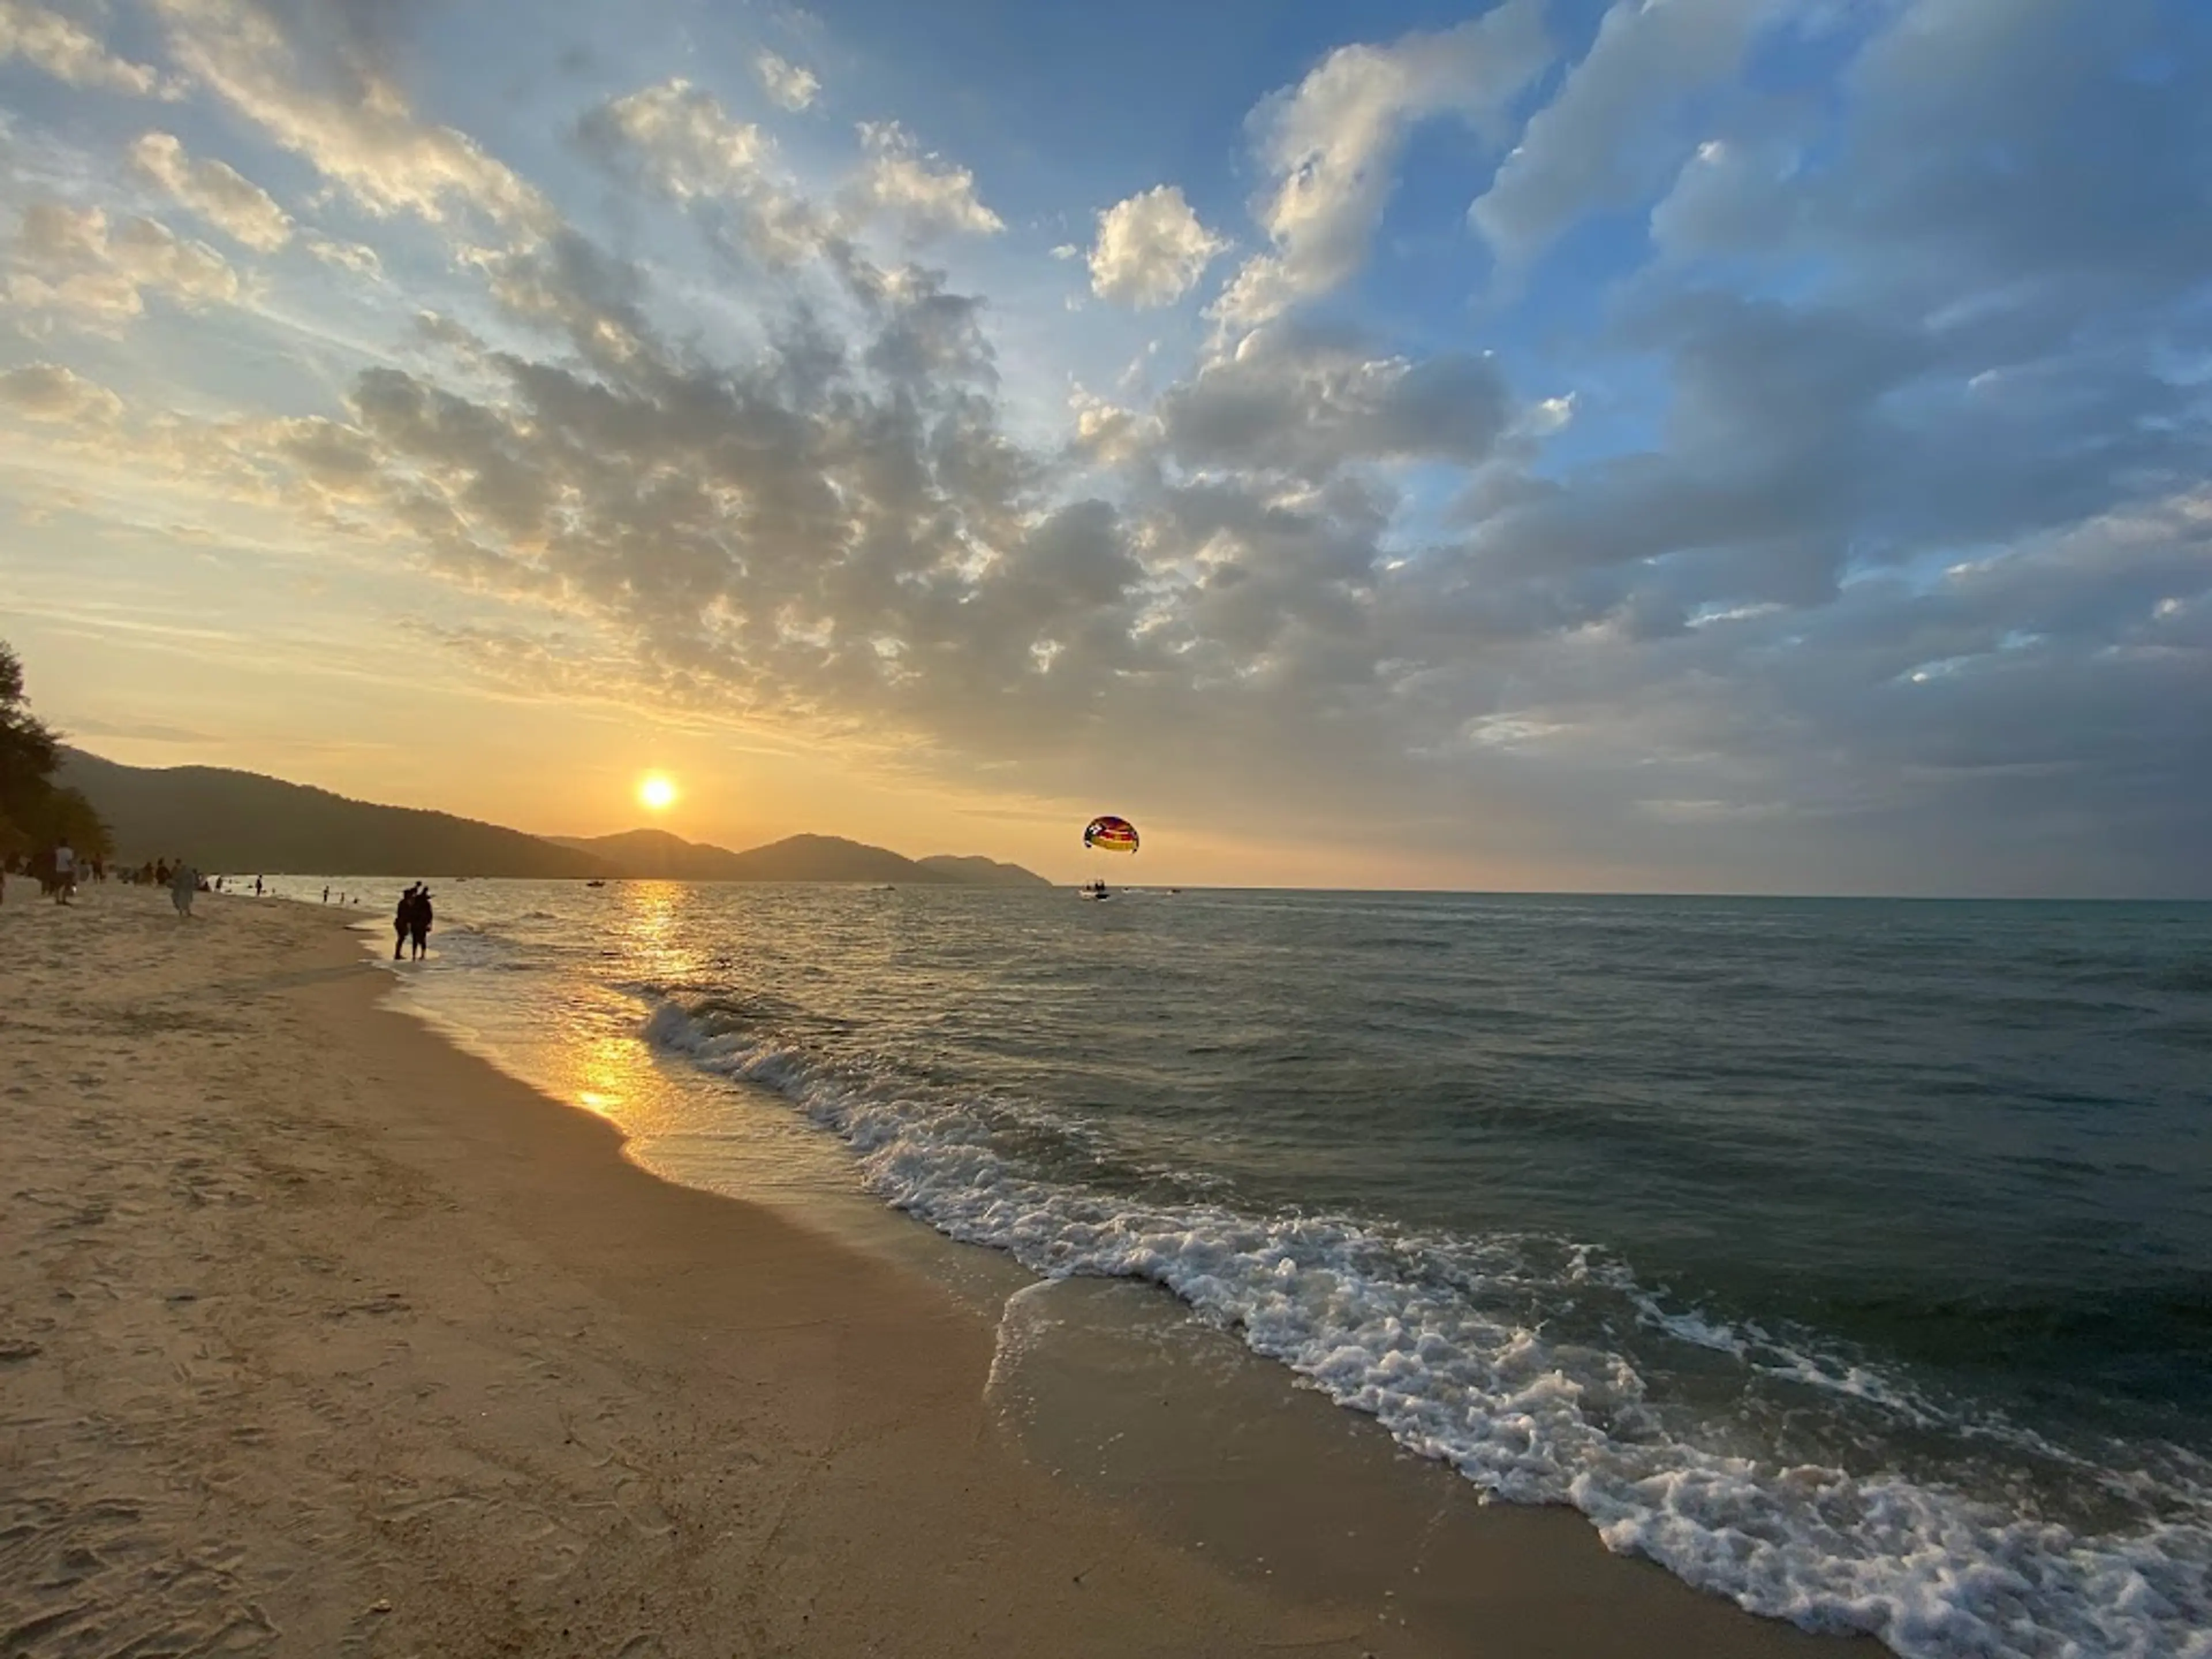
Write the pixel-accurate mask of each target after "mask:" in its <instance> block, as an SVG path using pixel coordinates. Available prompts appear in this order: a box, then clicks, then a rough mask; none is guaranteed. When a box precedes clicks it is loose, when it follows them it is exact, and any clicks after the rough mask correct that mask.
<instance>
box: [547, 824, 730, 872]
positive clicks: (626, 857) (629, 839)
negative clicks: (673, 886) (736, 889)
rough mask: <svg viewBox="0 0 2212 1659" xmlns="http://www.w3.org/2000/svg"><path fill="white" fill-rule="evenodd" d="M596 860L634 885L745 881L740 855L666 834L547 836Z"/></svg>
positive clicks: (629, 832)
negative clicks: (642, 883)
mask: <svg viewBox="0 0 2212 1659" xmlns="http://www.w3.org/2000/svg"><path fill="white" fill-rule="evenodd" d="M545 839H546V840H548V841H550V842H552V843H553V844H554V845H555V846H556V847H566V848H570V849H571V850H573V851H574V852H578V853H582V854H585V855H586V856H587V857H590V858H595V859H597V860H599V861H600V862H601V863H602V864H605V865H606V866H608V867H609V868H610V869H611V870H613V871H614V872H616V873H617V875H621V876H626V877H628V878H630V879H632V880H635V881H744V880H747V879H749V878H747V877H746V876H745V874H744V871H743V868H742V866H741V863H740V860H742V859H743V858H744V854H741V853H732V852H731V851H730V850H729V849H728V848H726V847H709V846H708V845H707V843H706V842H697V841H686V840H684V838H683V836H671V835H670V834H669V833H668V832H667V831H666V830H665V829H625V830H623V832H622V833H621V834H620V835H617V836H547V837H546V838H545Z"/></svg>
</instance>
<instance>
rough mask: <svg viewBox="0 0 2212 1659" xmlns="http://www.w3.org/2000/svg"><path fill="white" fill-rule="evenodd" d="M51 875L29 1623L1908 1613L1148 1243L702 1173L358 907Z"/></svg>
mask: <svg viewBox="0 0 2212 1659" xmlns="http://www.w3.org/2000/svg"><path fill="white" fill-rule="evenodd" d="M26 897H27V884H23V883H20V882H17V883H10V884H9V893H8V896H7V902H5V903H4V904H0V1170H4V1173H3V1174H0V1200H4V1202H3V1203H0V1654H4V1655H7V1656H15V1655H19V1654H20V1655H39V1656H46V1655H54V1656H60V1655H79V1654H83V1655H92V1654H100V1655H115V1654H122V1653H133V1654H139V1655H150V1654H154V1653H171V1654H182V1653H186V1652H191V1653H211V1654H234V1653H278V1654H301V1655H383V1654H388V1655H422V1656H465V1655H476V1654H492V1653H515V1654H546V1655H568V1654H576V1655H585V1654H590V1655H617V1654H619V1655H629V1656H636V1659H641V1656H648V1655H665V1656H686V1659H689V1656H695V1655H696V1656H706V1655H716V1656H726V1655H732V1654H743V1655H765V1654H783V1653H790V1654H823V1655H846V1654H854V1655H860V1654H869V1653H880V1654H896V1655H925V1656H926V1655H939V1654H948V1655H949V1654H981V1653H993V1654H996V1653H1022V1654H1039V1655H1091V1654H1096V1655H1101V1656H1105V1655H1184V1654H1188V1655H1231V1654H1260V1653H1282V1652H1297V1653H1306V1654H1316V1655H1324V1656H1340V1655H1341V1656H1358V1655H1361V1654H1375V1655H1378V1656H1382V1655H1387V1656H1394V1659H1396V1656H1408V1659H1411V1656H1432V1655H1447V1654H1468V1655H1501V1656H1503V1655H1513V1656H1523V1655H1540V1654H1559V1655H1568V1654H1574V1655H1607V1654H1620V1655H1629V1654H1634V1655H1639V1656H1659V1659H1664V1656H1669V1655H1683V1656H1688V1655H1693V1654H1694V1655H1699V1656H1708V1655H1710V1656H1735V1655H1741V1656H1747V1659H1750V1656H1790V1655H1796V1656H1814V1655H1822V1656H1839V1655H1843V1654H1844V1653H1845V1652H1846V1651H1847V1648H1846V1644H1843V1643H1841V1642H1838V1641H1832V1640H1823V1639H1820V1638H1813V1637H1808V1636H1806V1635H1803V1634H1802V1633H1801V1632H1796V1631H1793V1630H1790V1629H1789V1628H1787V1627H1785V1626H1778V1625H1775V1624H1772V1623H1770V1622H1767V1621H1763V1620H1754V1619H1752V1618H1750V1617H1748V1616H1747V1615H1745V1614H1742V1613H1739V1612H1737V1611H1736V1610H1735V1609H1734V1608H1732V1607H1728V1606H1726V1605H1725V1604H1723V1603H1722V1602H1719V1601H1715V1600H1713V1599H1711V1598H1708V1597H1705V1596H1702V1595H1698V1594H1697V1593H1695V1592H1693V1591H1691V1590H1689V1589H1686V1587H1684V1586H1682V1585H1680V1584H1679V1583H1676V1582H1675V1581H1674V1580H1673V1579H1671V1578H1669V1577H1667V1576H1666V1575H1665V1574H1663V1573H1662V1572H1660V1571H1658V1570H1657V1569H1656V1568H1653V1567H1650V1566H1649V1565H1645V1564H1643V1563H1638V1562H1632V1561H1624V1560H1620V1559H1614V1558H1613V1557H1611V1556H1608V1555H1607V1554H1606V1553H1605V1552H1604V1550H1603V1549H1602V1547H1601V1546H1600V1545H1599V1543H1598V1541H1597V1540H1596V1538H1595V1534H1594V1533H1592V1531H1591V1530H1590V1528H1589V1527H1588V1525H1587V1524H1586V1523H1585V1522H1583V1521H1582V1520H1581V1519H1580V1517H1578V1516H1572V1515H1570V1514H1566V1513H1564V1512H1532V1511H1528V1510H1511V1509H1507V1508H1504V1507H1495V1506H1492V1507H1486V1506H1483V1505H1481V1504H1478V1503H1477V1502H1476V1501H1475V1496H1474V1491H1473V1489H1472V1488H1471V1487H1469V1486H1467V1485H1466V1483H1465V1482H1463V1481H1460V1480H1457V1479H1456V1478H1455V1477H1453V1476H1450V1475H1449V1474H1445V1473H1444V1472H1443V1471H1442V1470H1440V1469H1437V1468H1433V1467H1431V1466H1426V1465H1421V1464H1419V1463H1416V1462H1413V1461H1412V1460H1409V1459H1407V1458H1405V1457H1403V1456H1401V1455H1399V1454H1397V1453H1396V1452H1395V1449H1393V1448H1392V1447H1391V1446H1390V1444H1389V1442H1388V1440H1387V1438H1385V1437H1383V1435H1382V1434H1381V1433H1380V1431H1378V1430H1376V1429H1375V1427H1374V1425H1371V1424H1369V1423H1366V1422H1364V1420H1361V1419H1356V1418H1353V1417H1352V1415H1351V1414H1349V1413H1343V1412H1340V1411H1338V1410H1336V1409H1335V1408H1334V1407H1329V1406H1328V1405H1327V1404H1326V1403H1325V1402H1324V1401H1321V1400H1320V1399H1318V1398H1317V1397H1316V1396H1314V1395H1309V1394H1304V1393H1302V1392H1300V1391H1298V1390H1296V1389H1292V1388H1291V1387H1290V1386H1289V1384H1288V1382H1287V1379H1286V1376H1285V1374H1282V1373H1279V1371H1277V1370H1275V1368H1273V1367H1268V1366H1266V1365H1264V1364H1262V1363H1261V1362H1259V1361H1256V1360H1254V1359H1252V1358H1250V1356H1249V1355H1247V1354H1245V1353H1244V1352H1243V1350H1242V1349H1241V1348H1239V1347H1238V1346H1237V1345H1236V1344H1235V1343H1234V1342H1233V1341H1231V1340H1230V1339H1229V1338H1227V1337H1225V1336H1224V1335H1222V1334H1218V1333H1213V1332H1209V1331H1205V1330H1202V1329H1200V1328H1196V1327H1194V1325H1193V1324H1192V1323H1191V1322H1189V1321H1188V1320H1187V1319H1185V1318H1183V1317H1182V1315H1181V1313H1180V1310H1177V1309H1176V1307H1175V1306H1174V1304H1168V1303H1165V1302H1164V1298H1160V1297H1155V1296H1152V1294H1151V1293H1149V1292H1146V1291H1143V1290H1142V1289H1140V1288H1139V1287H1133V1286H1126V1285H1096V1284H1089V1285H1050V1286H1043V1287H1031V1286H1030V1285H1029V1284H1028V1281H1027V1280H1026V1279H1024V1278H1023V1277H1022V1276H1021V1275H1019V1274H1018V1273H1017V1272H1015V1271H1014V1270H1012V1268H1011V1266H1010V1265H1007V1266H1006V1267H1004V1268H1003V1269H1001V1268H999V1267H978V1268H975V1269H974V1270H972V1271H968V1272H965V1273H962V1274H957V1275H953V1276H951V1277H950V1278H948V1276H946V1275H945V1274H942V1273H933V1272H930V1271H927V1269H926V1268H918V1267H916V1266H915V1264H914V1263H913V1262H912V1261H903V1260H901V1259H900V1256H901V1255H902V1253H901V1252H898V1251H875V1250H870V1249H866V1248H863V1247H862V1246H860V1245H859V1244H857V1243H855V1242H854V1240H853V1239H852V1238H850V1237H845V1236H842V1235H841V1234H840V1233H839V1232H837V1231H835V1230H831V1229H824V1228H818V1227H814V1226H810V1225H806V1224H805V1222H804V1221H803V1220H801V1219H795V1218H793V1213H792V1210H791V1207H790V1206H788V1205H784V1206H777V1207H769V1206H759V1205H754V1204H749V1203H745V1202H742V1201H738V1200H733V1199H732V1198H730V1197H727V1196H721V1195H717V1194H709V1193H706V1192H702V1191H698V1190H694V1189H692V1188H686V1187H683V1186H678V1185H675V1184H671V1183H670V1182H664V1181H662V1180H660V1179H659V1178H658V1177H656V1176H653V1175H650V1174H648V1173H647V1172H646V1171H645V1170H641V1169H640V1168H639V1167H637V1166H636V1165H635V1164H633V1163H631V1162H629V1161H628V1160H626V1159H625V1158H623V1156H622V1155H621V1145H620V1139H619V1137H618V1135H617V1132H616V1131H615V1130H614V1129H613V1128H612V1127H610V1126H609V1125H608V1124H607V1123H606V1122H605V1121H603V1120H602V1119H600V1118H598V1117H596V1116H593V1115H591V1114H590V1113H587V1112H585V1111H581V1110H578V1109H574V1108H570V1107H567V1106H564V1105H562V1104H560V1103H557V1102H556V1101H553V1100H551V1099H550V1098H548V1097H545V1096H544V1095H541V1094H538V1093H537V1092H535V1091H532V1090H531V1089H530V1088H528V1087H526V1086H525V1085H522V1084H520V1083H519V1082H516V1081H514V1080H513V1079H510V1078H508V1077H507V1076H506V1075H504V1074H503V1073H501V1072H499V1071H497V1070H496V1069H495V1068H494V1067H493V1066H490V1065H489V1064H487V1063H486V1062H484V1061H483V1060H479V1059H477V1058H475V1057H473V1056H471V1055H469V1054H464V1053H462V1052H460V1051H459V1049H458V1048H454V1047H453V1046H452V1045H451V1044H449V1043H447V1042H445V1041H443V1040H442V1039H441V1038H440V1037H439V1036H436V1035H435V1034H434V1033H432V1032H431V1031H429V1030H427V1029H425V1028H424V1027H423V1026H422V1025H421V1024H418V1023H417V1022H416V1021H414V1020H411V1019H410V1018H405V1017H404V1016H403V1015H400V1014H398V1013H396V1012H392V1011H390V1010H389V1009H386V1008H385V1007H383V1006H380V1000H381V996H382V994H383V992H384V990H385V989H386V986H387V985H388V980H387V979H386V976H385V975H383V974H381V973H380V971H378V970H377V969H375V968H374V967H372V966H370V965H369V964H368V963H367V962H366V961H365V960H364V959H363V953H362V948H361V945H360V942H359V938H358V936H357V935H355V934H353V933H349V932H348V931H347V930H346V928H345V927H344V923H343V920H342V919H341V918H340V917H339V916H338V915H337V914H336V913H333V912H323V911H320V910H318V909H314V908H302V907H300V906H296V905H291V904H288V903H283V902H274V901H271V902H261V903H257V902H252V901H246V900H217V899H203V900H202V901H201V902H200V906H199V908H200V913H201V914H200V917H199V919H198V920H197V921H194V922H191V923H189V924H180V923H179V922H178V921H176V920H175V919H174V918H173V915H171V913H170V909H169V904H168V901H167V896H166V895H160V894H148V893H140V892H137V891H135V890H127V889H119V888H106V889H97V890H92V891H90V892H88V894H87V895H86V896H84V898H83V900H82V902H80V903H79V904H78V905H77V906H76V907H73V908H69V909H62V908H57V907H55V906H52V905H50V904H46V905H41V904H38V903H36V902H24V901H25V899H26ZM351 914H352V915H354V916H358V915H361V914H362V913H360V912H354V913H351ZM953 1248H954V1247H950V1246H947V1247H945V1249H948V1250H950V1249H953ZM979 1285H981V1286H997V1287H1000V1288H1003V1289H1005V1290H1006V1291H1007V1292H1008V1295H1009V1297H1010V1299H1008V1300H1006V1301H1005V1302H1003V1304H1000V1302H999V1301H998V1298H997V1296H996V1294H995V1292H994V1293H992V1294H979V1292H978V1288H977V1287H978V1286H979ZM1848 1651H1850V1652H1851V1653H1853V1654H1861V1655H1873V1654H1877V1653H1878V1652H1879V1651H1880V1650H1878V1649H1875V1647H1873V1645H1872V1644H1851V1645H1850V1648H1849V1649H1848Z"/></svg>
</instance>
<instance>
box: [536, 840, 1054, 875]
mask: <svg viewBox="0 0 2212 1659" xmlns="http://www.w3.org/2000/svg"><path fill="white" fill-rule="evenodd" d="M553 839H554V840H555V841H556V842H557V843H558V844H559V845H561V846H562V847H566V848H572V849H573V850H574V851H576V852H579V853H584V854H589V855H590V856H591V857H592V858H595V859H599V860H603V861H605V863H607V864H609V865H611V866H613V867H614V868H615V869H616V870H617V871H619V872H621V873H622V874H623V875H625V876H629V877H632V878H636V879H639V880H661V881H873V882H889V883H890V884H893V885H894V886H896V885H898V884H902V883H903V884H907V885H908V886H914V887H925V886H942V885H953V884H957V885H960V886H994V887H1000V886H1013V885H1029V884H1036V885H1037V886H1040V887H1048V886H1050V885H1051V883H1050V882H1048V881H1046V880H1045V878H1043V877H1042V876H1036V875H1031V874H1030V872H1028V871H1026V870H1024V869H1023V868H1021V867H1020V866H1018V865H1012V864H999V863H996V862H994V860H990V859H984V858H945V857H941V856H940V857H936V858H927V859H909V858H903V857H902V856H900V855H899V854H896V853H893V852H890V851H887V850H886V849H884V848H881V847H870V846H868V845H866V843H864V842H857V841H847V840H846V839H845V838H844V837H843V836H787V837H786V838H785V839H784V840H782V841H778V842H769V845H767V846H766V847H756V848H752V849H751V850H750V851H749V852H744V853H732V852H731V851H730V850H729V849H728V848H724V847H709V846H708V845H706V844H705V843H704V842H696V841H685V840H684V839H683V837H681V836H671V835H670V834H668V833H667V832H666V831H665V830H662V829H629V830H625V831H624V832H623V834H621V835H618V836H555V837H553Z"/></svg>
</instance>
